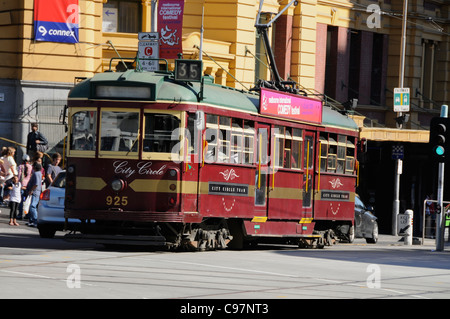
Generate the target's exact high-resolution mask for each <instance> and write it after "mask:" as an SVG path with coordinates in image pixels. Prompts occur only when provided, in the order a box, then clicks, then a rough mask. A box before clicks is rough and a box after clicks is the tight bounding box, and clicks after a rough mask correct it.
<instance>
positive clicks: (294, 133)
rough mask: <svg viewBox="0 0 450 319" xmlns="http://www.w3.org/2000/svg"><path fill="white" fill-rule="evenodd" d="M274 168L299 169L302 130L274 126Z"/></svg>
mask: <svg viewBox="0 0 450 319" xmlns="http://www.w3.org/2000/svg"><path fill="white" fill-rule="evenodd" d="M274 137H275V146H274V152H275V166H276V167H282V168H292V169H300V168H301V160H302V153H301V152H302V147H301V146H302V141H303V138H302V137H303V135H302V130H300V129H295V128H289V127H283V126H275V127H274Z"/></svg>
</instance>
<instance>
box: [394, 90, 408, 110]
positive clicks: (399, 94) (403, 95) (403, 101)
mask: <svg viewBox="0 0 450 319" xmlns="http://www.w3.org/2000/svg"><path fill="white" fill-rule="evenodd" d="M394 112H409V88H395V89H394Z"/></svg>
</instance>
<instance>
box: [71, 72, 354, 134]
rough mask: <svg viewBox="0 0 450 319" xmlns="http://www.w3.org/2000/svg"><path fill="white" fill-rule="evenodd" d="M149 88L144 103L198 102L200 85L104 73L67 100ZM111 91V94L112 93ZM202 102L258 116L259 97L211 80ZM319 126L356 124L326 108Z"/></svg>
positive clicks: (169, 77) (164, 76)
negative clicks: (107, 89)
mask: <svg viewBox="0 0 450 319" xmlns="http://www.w3.org/2000/svg"><path fill="white" fill-rule="evenodd" d="M100 85H102V86H112V87H116V86H117V87H120V86H125V87H150V88H151V90H150V92H151V93H150V94H151V96H150V97H149V98H147V99H144V100H150V101H171V102H173V101H176V102H187V103H189V102H191V103H198V92H200V83H195V82H194V83H189V84H188V83H185V82H180V81H175V79H174V77H173V74H172V73H166V72H137V71H135V70H128V71H126V72H104V73H98V74H96V75H94V77H92V78H90V79H88V80H85V81H83V82H81V83H79V84H78V85H76V86H75V87H74V88H73V89H72V90H71V91H70V92H69V97H68V98H69V99H82V98H85V99H86V98H92V99H104V98H105V97H102V98H100V97H98V96H95V94H96V93H95V92H96V90H95V87H97V86H100ZM113 92H114V91H113ZM110 98H114V99H125V98H124V97H121V96H111V97H110ZM126 99H133V100H136V99H137V100H142V98H136V97H128V98H126ZM202 103H207V104H212V105H218V106H222V107H226V108H231V109H236V110H237V111H241V112H247V113H255V114H258V113H259V94H257V93H253V92H246V91H241V90H237V89H234V88H230V87H226V86H222V85H218V84H215V83H214V82H213V79H212V77H209V76H206V77H204V88H203V100H202ZM322 125H325V126H335V127H340V128H346V129H351V130H358V126H357V124H356V123H355V122H354V121H353V120H352V119H351V118H349V117H348V116H345V115H343V114H341V113H339V112H337V111H335V110H333V109H331V108H330V107H327V106H324V107H323V108H322Z"/></svg>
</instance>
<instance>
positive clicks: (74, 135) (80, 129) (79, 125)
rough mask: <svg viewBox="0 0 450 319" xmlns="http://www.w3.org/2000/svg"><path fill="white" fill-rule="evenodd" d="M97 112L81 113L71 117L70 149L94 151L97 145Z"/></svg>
mask: <svg viewBox="0 0 450 319" xmlns="http://www.w3.org/2000/svg"><path fill="white" fill-rule="evenodd" d="M96 131H97V111H81V112H77V113H75V114H74V115H73V116H72V132H71V135H70V149H71V150H75V151H95V149H96V144H97V136H96Z"/></svg>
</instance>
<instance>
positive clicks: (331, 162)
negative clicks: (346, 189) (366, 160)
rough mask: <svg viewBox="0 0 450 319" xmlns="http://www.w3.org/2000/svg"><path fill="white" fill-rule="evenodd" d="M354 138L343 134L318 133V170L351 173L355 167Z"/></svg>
mask: <svg viewBox="0 0 450 319" xmlns="http://www.w3.org/2000/svg"><path fill="white" fill-rule="evenodd" d="M354 141H355V139H354V138H352V137H347V136H345V135H337V134H329V135H328V133H321V134H320V145H321V146H320V171H321V172H330V173H338V174H344V173H345V174H349V175H351V174H353V172H354V167H355V144H354Z"/></svg>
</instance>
